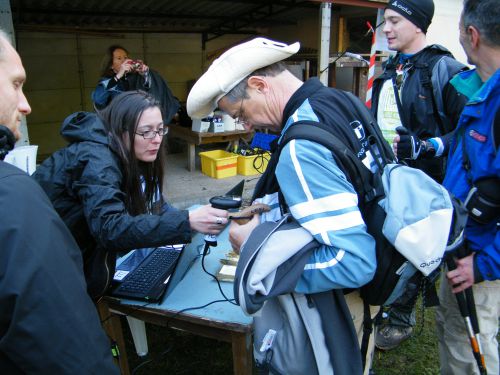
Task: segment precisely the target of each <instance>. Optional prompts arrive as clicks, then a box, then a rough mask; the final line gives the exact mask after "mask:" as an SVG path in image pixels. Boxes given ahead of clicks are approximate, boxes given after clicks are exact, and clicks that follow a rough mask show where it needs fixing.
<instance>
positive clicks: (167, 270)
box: [113, 247, 180, 300]
mask: <svg viewBox="0 0 500 375" xmlns="http://www.w3.org/2000/svg"><path fill="white" fill-rule="evenodd" d="M179 255H180V252H179V251H178V250H174V249H172V248H163V247H160V248H158V249H156V250H155V251H154V252H153V254H151V256H149V257H147V258H146V259H145V260H144V262H142V263H141V265H140V266H139V267H137V268H136V269H135V270H134V271H133V272H131V273H130V274H129V275H127V277H126V278H125V279H124V280H123V282H122V283H121V284H120V286H119V287H118V288H117V289H116V290H115V291H114V292H113V294H114V295H117V296H122V297H128V298H140V299H147V300H158V299H160V297H161V296H162V294H163V292H164V289H165V286H166V282H165V280H166V279H167V277H169V275H171V273H172V271H173V268H174V267H175V264H176V261H177V258H178V257H179Z"/></svg>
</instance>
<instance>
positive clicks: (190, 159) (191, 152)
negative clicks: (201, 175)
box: [187, 142, 196, 172]
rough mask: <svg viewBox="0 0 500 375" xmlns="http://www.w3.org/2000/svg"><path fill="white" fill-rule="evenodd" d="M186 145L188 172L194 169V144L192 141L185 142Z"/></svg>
mask: <svg viewBox="0 0 500 375" xmlns="http://www.w3.org/2000/svg"><path fill="white" fill-rule="evenodd" d="M187 146H188V170H189V172H192V171H194V168H195V165H196V164H195V163H196V155H195V152H196V146H195V144H194V143H189V142H188V144H187Z"/></svg>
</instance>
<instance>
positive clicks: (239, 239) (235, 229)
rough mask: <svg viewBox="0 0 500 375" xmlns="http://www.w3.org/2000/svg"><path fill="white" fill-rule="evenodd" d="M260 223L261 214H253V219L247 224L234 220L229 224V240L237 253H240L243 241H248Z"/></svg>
mask: <svg viewBox="0 0 500 375" xmlns="http://www.w3.org/2000/svg"><path fill="white" fill-rule="evenodd" d="M259 224H260V215H253V218H252V220H250V221H249V222H248V223H247V224H244V225H240V224H238V223H237V222H236V221H233V222H232V223H231V225H230V226H229V242H230V243H231V246H232V248H233V250H234V252H235V253H237V254H239V253H240V248H241V245H242V244H243V242H245V241H246V239H247V238H248V236H250V233H252V231H253V230H254V229H255V227H256V226H257V225H259Z"/></svg>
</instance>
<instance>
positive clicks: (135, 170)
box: [98, 90, 165, 215]
mask: <svg viewBox="0 0 500 375" xmlns="http://www.w3.org/2000/svg"><path fill="white" fill-rule="evenodd" d="M154 107H157V108H159V109H160V111H161V107H160V103H159V102H158V100H156V99H155V98H154V97H152V96H151V95H150V94H148V93H146V92H144V91H140V90H137V91H126V92H124V93H121V94H119V95H117V96H116V97H115V98H113V100H112V101H111V103H110V104H109V105H108V106H107V107H106V108H104V109H103V110H101V111H100V112H98V116H99V117H100V118H101V120H102V122H103V123H104V126H105V128H106V130H107V131H108V137H109V140H110V146H111V147H112V149H113V150H114V151H115V152H116V153H117V154H118V156H119V158H120V160H121V163H122V172H123V176H124V178H123V183H122V188H123V189H124V192H125V195H126V206H127V210H128V211H129V213H130V214H131V215H139V214H145V213H158V212H159V209H160V207H161V203H162V202H163V198H162V197H163V196H162V192H163V187H162V185H163V174H164V170H163V167H164V165H165V164H164V163H165V155H164V152H163V147H161V146H160V150H159V152H158V157H157V158H156V160H155V161H154V162H152V163H145V162H143V161H141V160H138V159H137V158H136V156H135V152H134V140H135V132H136V130H137V125H138V123H139V119H140V117H141V115H142V114H143V112H144V111H145V110H146V109H149V108H154ZM125 139H128V145H127V143H126V141H125ZM163 139H165V137H164V138H163ZM162 145H163V140H162ZM143 183H144V189H143V187H142V185H143Z"/></svg>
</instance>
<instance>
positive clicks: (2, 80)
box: [0, 30, 31, 139]
mask: <svg viewBox="0 0 500 375" xmlns="http://www.w3.org/2000/svg"><path fill="white" fill-rule="evenodd" d="M25 80H26V73H25V71H24V67H23V64H22V62H21V58H20V57H19V54H18V53H17V51H16V50H15V49H14V47H12V45H11V44H10V41H9V37H8V36H7V34H6V33H5V32H4V31H2V30H0V98H2V100H1V101H0V124H1V125H5V126H6V127H7V128H9V129H10V130H11V131H12V133H14V137H15V138H16V139H20V137H21V132H20V125H21V120H22V117H23V116H26V115H28V114H29V113H30V112H31V108H30V106H29V104H28V101H27V99H26V97H25V96H24V93H23V84H24V81H25Z"/></svg>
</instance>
